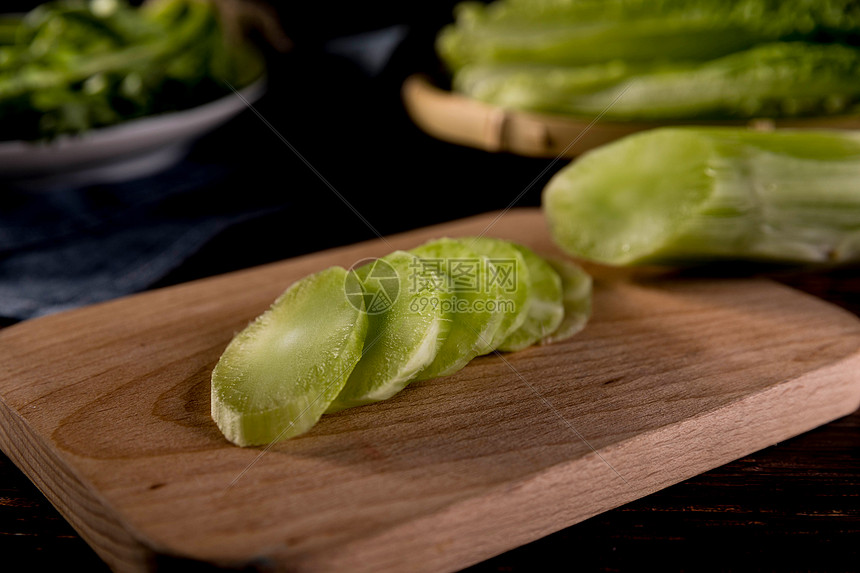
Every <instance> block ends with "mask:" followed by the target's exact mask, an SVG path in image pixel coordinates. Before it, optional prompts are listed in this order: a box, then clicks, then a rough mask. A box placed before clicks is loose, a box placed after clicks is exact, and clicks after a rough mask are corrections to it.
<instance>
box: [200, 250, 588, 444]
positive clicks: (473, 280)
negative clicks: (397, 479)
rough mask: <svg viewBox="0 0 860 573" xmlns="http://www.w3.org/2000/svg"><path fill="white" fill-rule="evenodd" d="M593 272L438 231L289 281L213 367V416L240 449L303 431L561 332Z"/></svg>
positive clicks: (579, 323)
mask: <svg viewBox="0 0 860 573" xmlns="http://www.w3.org/2000/svg"><path fill="white" fill-rule="evenodd" d="M590 301H591V279H590V277H589V276H588V275H587V274H586V273H585V272H584V271H583V270H582V269H581V268H579V267H578V266H576V265H575V264H573V263H570V262H566V261H546V260H544V259H543V258H541V257H540V256H538V255H537V254H535V253H534V252H532V251H531V250H530V249H528V248H526V247H524V246H522V245H518V244H515V243H511V242H508V241H503V240H500V239H490V238H483V237H481V238H479V237H474V238H464V239H440V240H436V241H431V242H430V243H427V244H424V245H422V246H420V247H418V248H416V249H414V250H413V251H411V252H405V251H395V252H393V253H391V254H389V255H387V256H385V257H383V258H381V259H377V260H374V261H372V262H370V263H367V264H365V265H362V266H360V267H358V268H356V269H354V270H350V271H347V270H345V269H343V268H340V267H332V268H330V269H327V270H324V271H322V272H320V273H317V274H315V275H311V276H309V277H306V278H304V279H302V280H300V281H298V282H296V283H295V284H293V285H292V286H291V287H290V288H289V289H287V291H286V292H284V294H283V295H281V297H279V298H278V299H277V300H276V301H275V303H274V304H273V305H272V307H271V308H270V309H269V310H268V311H266V312H265V313H264V314H262V315H261V316H259V317H258V318H257V319H256V320H255V321H254V322H252V323H251V324H250V325H249V326H248V327H247V328H246V329H245V330H243V331H242V332H240V333H239V334H238V335H236V336H235V337H234V339H233V340H232V342H231V343H230V344H229V346H228V347H227V349H226V350H225V351H224V354H223V355H222V356H221V359H220V360H219V362H218V364H217V366H216V367H215V369H214V370H213V372H212V396H211V397H212V402H211V404H212V418H213V419H214V420H215V422H216V424H217V425H218V427H219V428H220V429H221V431H222V433H223V434H224V436H225V437H226V438H227V439H228V440H230V441H231V442H233V443H235V444H237V445H241V446H247V445H261V444H268V443H271V442H273V441H277V440H280V439H284V438H289V437H292V436H296V435H299V434H301V433H304V432H306V431H307V430H308V429H310V428H311V427H312V426H313V425H314V424H315V423H316V422H317V420H319V418H320V416H322V414H323V413H326V412H335V411H338V410H341V409H344V408H349V407H353V406H360V405H363V404H369V403H372V402H377V401H380V400H385V399H387V398H389V397H391V396H393V395H394V394H396V393H397V392H399V391H400V390H402V389H403V388H404V387H405V386H406V385H407V384H409V383H410V382H412V381H415V380H424V379H429V378H436V377H439V376H446V375H450V374H453V373H454V372H456V371H458V370H459V369H461V368H463V367H464V366H465V365H466V364H467V363H468V362H469V361H470V360H471V359H472V358H474V357H475V356H479V355H482V354H487V353H490V352H493V351H496V350H502V351H514V350H519V349H522V348H526V347H528V346H530V345H532V344H536V343H542V342H551V341H557V340H562V339H564V338H567V337H570V336H572V335H574V334H576V333H577V332H579V331H580V330H581V329H582V328H583V327H584V325H585V322H586V321H587V319H588V316H589V314H590V311H591V303H590Z"/></svg>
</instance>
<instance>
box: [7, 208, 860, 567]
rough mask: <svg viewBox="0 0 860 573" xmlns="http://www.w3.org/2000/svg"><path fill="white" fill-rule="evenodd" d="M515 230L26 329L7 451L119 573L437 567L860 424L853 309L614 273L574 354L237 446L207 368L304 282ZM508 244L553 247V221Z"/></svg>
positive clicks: (506, 220) (10, 384)
mask: <svg viewBox="0 0 860 573" xmlns="http://www.w3.org/2000/svg"><path fill="white" fill-rule="evenodd" d="M494 217H495V216H494V215H488V216H484V217H478V218H473V219H470V220H466V221H463V222H458V223H452V224H448V225H444V226H440V227H437V228H430V229H425V230H422V231H416V232H411V233H407V234H404V235H400V236H397V237H392V238H390V239H388V243H389V244H386V243H383V242H382V241H375V242H372V243H367V244H362V245H357V246H355V247H349V248H343V249H337V250H334V251H328V252H325V253H320V254H316V255H312V256H308V257H302V258H298V259H294V260H291V261H286V262H284V263H278V264H275V265H270V266H267V267H262V268H259V269H252V270H250V271H244V272H241V273H234V274H232V275H228V276H224V277H218V278H215V279H207V280H204V281H199V282H196V283H191V284H188V285H182V286H179V287H172V288H168V289H163V290H160V291H155V292H152V293H147V294H144V295H139V296H136V297H131V298H128V299H124V300H121V301H116V302H112V303H107V304H103V305H99V306H96V307H91V308H88V309H83V310H80V311H74V312H70V313H64V314H61V315H56V316H53V317H48V318H45V319H39V320H36V321H32V322H28V323H24V324H21V325H18V326H15V327H11V328H8V329H5V330H4V331H2V332H0V348H3V351H4V354H3V370H2V371H0V396H2V400H3V402H2V407H0V416H2V432H0V443H2V446H3V449H4V451H6V452H7V454H9V456H10V458H12V459H13V460H14V461H15V463H16V464H17V465H18V466H19V467H21V468H22V469H23V470H24V472H25V473H26V474H27V475H28V476H30V477H31V479H33V481H34V482H35V483H36V484H37V485H38V486H39V488H40V489H42V491H43V492H45V494H46V496H47V497H48V498H49V499H50V500H51V501H52V502H53V503H54V504H55V505H57V507H58V508H59V509H60V511H61V512H62V513H63V515H64V516H66V518H67V519H68V520H69V521H70V522H71V523H72V525H73V526H75V528H76V529H78V530H79V531H80V532H81V534H82V535H83V536H84V538H85V539H87V541H88V542H89V543H90V544H92V545H93V547H94V548H95V549H96V551H97V552H98V553H99V555H100V556H101V557H102V558H104V559H105V560H106V561H107V562H108V563H109V564H111V566H113V567H114V568H116V569H140V568H145V567H152V566H154V565H157V564H162V563H165V562H170V561H172V560H185V559H195V560H203V561H207V562H210V563H216V564H220V565H229V566H258V567H274V568H284V569H287V568H288V569H293V570H328V569H335V568H338V567H343V566H349V567H350V569H354V570H379V569H398V568H409V569H413V570H438V569H456V568H460V567H463V566H465V565H468V564H470V563H474V562H477V561H479V560H482V559H485V558H487V557H490V556H492V555H494V554H497V553H499V552H501V551H504V550H506V549H509V548H511V547H514V546H517V545H520V544H522V543H525V542H527V541H530V540H533V539H536V538H538V537H540V536H543V535H546V534H548V533H550V532H552V531H555V530H557V529H560V528H562V527H564V526H566V525H569V524H571V523H575V522H577V521H581V520H583V519H585V518H587V517H590V516H592V515H595V514H597V513H599V512H601V511H605V510H607V509H610V508H612V507H615V506H618V505H620V504H622V503H625V502H627V501H630V500H632V499H636V498H638V497H641V496H643V495H646V494H648V493H651V492H653V491H656V490H658V489H660V488H663V487H666V486H667V485H670V484H672V483H675V482H677V481H680V480H682V479H684V478H687V477H690V476H692V475H695V474H697V473H700V472H702V471H705V470H707V469H710V468H713V467H716V466H718V465H720V464H723V463H725V462H727V461H729V460H731V459H735V458H737V457H739V456H742V455H745V454H748V453H750V452H752V451H755V450H758V449H760V448H762V447H765V446H767V445H770V444H773V443H775V442H777V441H780V440H783V439H785V438H787V437H790V436H793V435H796V434H798V433H801V432H803V431H806V430H808V429H811V428H813V427H815V426H817V425H819V424H821V423H824V422H826V421H828V420H832V419H835V418H837V417H839V416H841V415H844V414H847V413H850V412H852V411H853V410H854V409H856V408H857V405H858V402H860V384H858V378H857V372H858V366H860V356H858V347H860V322H858V321H857V319H856V318H855V317H853V316H851V315H850V314H848V313H846V312H844V311H841V310H839V309H836V308H835V307H832V306H830V305H828V304H826V303H823V302H821V301H818V300H816V299H814V298H812V297H809V296H807V295H803V294H800V293H798V292H796V291H793V290H791V289H788V288H786V287H783V286H779V285H776V284H774V283H772V282H768V281H762V280H749V279H738V280H734V281H715V280H708V279H699V280H695V279H687V280H674V281H665V280H658V279H655V278H651V279H648V278H640V279H639V280H637V281H629V280H623V277H618V276H612V275H611V274H608V273H605V274H602V275H599V277H602V280H599V281H598V286H597V290H596V296H595V317H594V320H593V322H592V323H591V324H590V326H589V327H588V328H587V329H586V331H585V332H584V333H583V334H582V335H581V336H578V337H576V338H574V339H572V340H570V341H569V342H567V343H563V344H558V345H553V346H546V347H538V348H533V349H529V350H526V351H523V352H520V353H515V354H511V355H506V356H505V357H500V356H492V357H485V358H481V359H478V360H476V361H475V362H474V363H473V364H471V365H470V366H469V367H468V368H466V369H465V370H463V371H462V372H461V373H459V374H457V375H455V376H453V377H450V378H446V379H440V380H434V381H428V382H425V383H420V384H415V385H413V386H411V387H410V388H409V389H407V390H406V391H404V392H403V393H401V394H400V395H398V396H397V397H395V398H394V399H392V400H390V401H388V402H384V403H381V404H377V405H373V406H368V407H365V408H361V409H356V410H353V411H347V412H342V413H340V414H337V415H333V416H328V417H326V418H324V420H323V421H322V422H321V423H320V424H319V425H318V426H317V427H316V428H315V429H314V430H313V431H312V432H311V433H310V434H309V435H307V436H305V437H301V438H299V439H296V440H292V441H289V442H286V443H282V444H279V445H276V446H275V447H273V448H272V449H271V450H269V451H267V452H266V453H265V454H263V451H262V450H260V449H239V448H235V447H233V446H230V445H229V444H227V442H226V441H225V440H224V439H223V438H222V437H221V436H220V434H219V433H218V430H217V428H215V426H214V424H212V422H211V420H210V419H209V417H208V406H209V404H208V375H209V372H210V370H211V368H212V366H213V365H214V363H215V361H216V360H217V358H218V355H219V354H220V352H221V350H223V348H224V346H225V345H226V343H227V341H228V340H229V338H230V336H231V335H232V334H233V333H234V332H235V331H236V330H238V329H240V328H241V327H242V326H244V324H245V323H246V322H247V321H248V320H249V319H251V318H253V316H255V315H256V314H258V313H259V312H261V311H262V310H263V309H265V308H266V306H267V305H268V304H269V303H270V302H271V300H272V299H274V297H275V296H276V295H277V294H278V293H279V292H280V291H281V290H283V289H284V288H285V287H286V286H287V285H288V284H290V282H292V281H293V280H295V279H297V278H299V277H301V276H304V275H305V274H307V273H309V272H313V271H315V270H319V269H321V268H324V267H326V266H329V265H331V264H347V265H348V264H351V263H352V262H354V261H355V260H357V259H359V258H361V257H364V256H374V255H381V254H384V253H386V252H388V251H390V250H391V249H392V248H403V247H410V246H413V245H415V244H417V243H419V242H421V241H423V240H425V239H427V238H430V237H435V236H441V235H460V234H473V233H477V232H480V231H481V230H482V229H484V228H485V227H486V225H487V224H488V223H489V222H491V221H492V220H493V219H494ZM490 234H491V235H496V236H502V237H507V238H512V239H516V240H520V241H522V242H524V243H526V244H530V245H531V246H533V247H535V248H537V249H538V250H540V251H542V252H549V251H551V250H552V246H551V245H550V242H549V240H548V237H547V236H546V233H545V231H544V224H543V221H542V219H541V217H540V215H539V213H537V212H536V211H533V210H522V211H512V212H510V213H508V214H507V215H505V216H504V217H503V218H501V219H500V220H499V221H498V222H497V223H496V224H495V226H494V227H493V228H492V230H491V232H490ZM261 454H263V455H261ZM245 470H247V471H245ZM243 472H244V473H243ZM237 478H239V479H238V480H237ZM231 484H232V485H231ZM173 562H175V561H173Z"/></svg>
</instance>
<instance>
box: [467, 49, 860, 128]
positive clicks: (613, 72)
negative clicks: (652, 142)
mask: <svg viewBox="0 0 860 573" xmlns="http://www.w3.org/2000/svg"><path fill="white" fill-rule="evenodd" d="M858 77H860V50H858V49H857V48H853V47H850V46H843V45H839V44H808V43H803V42H789V43H775V44H765V45H762V46H757V47H755V48H751V49H749V50H746V51H743V52H738V53H735V54H730V55H728V56H724V57H721V58H718V59H716V60H712V61H708V62H676V63H672V64H667V63H662V64H642V63H638V64H636V63H626V62H620V61H614V62H608V63H605V64H599V65H592V66H585V67H546V66H535V65H518V66H511V65H503V66H498V65H495V66H494V65H480V64H477V65H471V66H466V67H464V68H462V69H461V70H460V71H458V72H457V74H456V75H455V76H454V80H453V81H454V88H455V89H456V90H457V91H460V92H462V93H465V94H467V95H469V96H471V97H474V98H475V99H479V100H482V101H486V102H488V103H492V104H495V105H499V106H502V107H506V108H513V109H522V110H528V111H538V112H549V113H566V114H573V115H582V116H588V117H594V116H596V115H598V114H601V113H603V116H602V117H605V118H606V119H615V120H660V119H682V118H697V117H707V118H711V119H717V118H729V119H730V118H747V117H756V116H758V117H772V116H782V117H785V116H801V115H816V114H834V113H838V112H844V111H846V110H847V109H849V108H850V107H851V106H852V105H853V104H854V103H855V102H857V101H858V100H860V82H858V81H857V78H858Z"/></svg>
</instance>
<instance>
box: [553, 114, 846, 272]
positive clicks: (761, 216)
mask: <svg viewBox="0 0 860 573" xmlns="http://www.w3.org/2000/svg"><path fill="white" fill-rule="evenodd" d="M544 209H545V212H546V215H547V218H548V220H549V225H550V228H551V231H552V233H553V236H554V238H555V240H556V241H557V242H558V243H559V245H561V246H562V247H563V248H564V249H565V250H566V251H568V252H569V253H571V254H573V255H575V256H578V257H582V258H586V259H590V260H594V261H597V262H601V263H605V264H611V265H628V264H641V263H668V264H695V263H700V262H703V261H709V260H714V259H743V260H754V261H773V262H782V263H845V262H850V261H857V260H860V134H858V133H856V132H847V131H800V130H798V131H780V132H770V133H763V132H755V131H750V130H743V129H720V128H666V129H659V130H654V131H650V132H644V133H641V134H636V135H633V136H630V137H627V138H625V139H623V140H620V141H618V142H615V143H613V144H611V145H607V146H605V147H603V148H600V149H597V150H595V151H593V152H591V153H588V154H586V155H584V156H583V157H582V158H581V159H580V160H579V161H577V162H575V163H574V164H572V165H571V166H569V167H568V168H566V169H564V170H562V171H561V172H559V173H558V174H557V175H556V176H555V177H554V178H553V179H552V180H551V181H550V182H549V184H548V185H547V187H546V189H545V191H544Z"/></svg>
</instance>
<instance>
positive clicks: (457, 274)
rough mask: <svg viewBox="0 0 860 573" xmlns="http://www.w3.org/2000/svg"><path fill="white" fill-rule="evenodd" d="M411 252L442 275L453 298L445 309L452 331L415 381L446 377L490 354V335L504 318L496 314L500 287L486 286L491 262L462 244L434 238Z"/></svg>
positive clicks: (464, 243) (456, 240) (459, 241)
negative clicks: (437, 269) (473, 359)
mask: <svg viewBox="0 0 860 573" xmlns="http://www.w3.org/2000/svg"><path fill="white" fill-rule="evenodd" d="M411 252H412V253H413V254H415V255H417V256H419V257H420V258H422V259H423V260H424V261H425V266H426V267H427V268H428V269H432V268H434V267H436V268H440V269H442V270H443V272H445V278H446V281H447V287H448V289H449V291H450V292H451V295H452V296H451V298H450V299H449V300H450V303H449V309H448V310H449V312H448V316H449V317H450V320H451V329H450V331H449V332H448V335H447V337H446V338H445V340H444V342H443V344H442V346H441V348H440V349H439V352H438V353H437V354H436V359H435V360H433V362H432V363H431V364H430V365H429V366H427V368H426V369H424V370H423V371H421V372H420V373H419V375H418V379H419V380H427V379H430V378H438V377H440V376H447V375H449V374H453V373H454V372H457V371H458V370H460V369H461V368H463V367H464V366H465V365H466V364H468V363H469V361H470V360H472V358H474V357H475V356H479V355H481V354H486V353H487V352H491V351H492V347H491V344H492V341H493V336H494V334H495V333H496V331H497V330H498V328H499V325H500V323H501V321H502V319H503V318H504V315H503V314H501V313H499V312H496V311H495V305H497V304H498V302H499V297H500V295H499V285H498V284H489V285H488V284H487V281H486V275H485V273H486V272H487V270H488V269H490V270H491V272H492V266H491V265H492V263H490V262H489V260H488V259H487V257H485V256H483V255H479V254H478V253H477V252H475V251H474V250H473V249H471V248H469V246H468V244H467V242H465V241H462V240H458V239H437V240H435V241H430V242H429V243H425V244H424V245H421V246H420V247H417V248H415V249H412V251H411ZM452 261H453V263H452ZM452 265H454V266H453V267H452ZM457 265H459V269H458V268H457ZM463 265H467V266H468V268H464V266H463ZM470 269H471V270H470Z"/></svg>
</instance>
